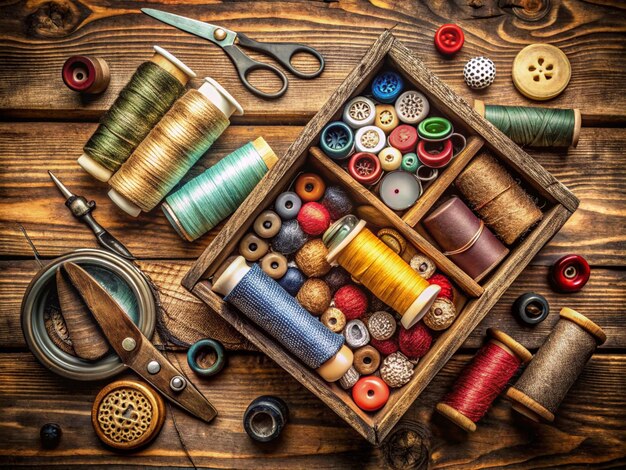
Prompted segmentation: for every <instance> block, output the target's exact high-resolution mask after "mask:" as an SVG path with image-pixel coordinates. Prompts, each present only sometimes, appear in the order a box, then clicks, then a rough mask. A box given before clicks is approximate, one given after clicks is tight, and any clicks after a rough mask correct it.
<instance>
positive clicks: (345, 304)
mask: <svg viewBox="0 0 626 470" xmlns="http://www.w3.org/2000/svg"><path fill="white" fill-rule="evenodd" d="M335 307H337V308H338V309H339V310H341V311H342V313H343V314H344V315H345V316H346V318H347V319H348V320H354V319H356V318H359V317H360V316H362V315H363V314H364V313H365V312H367V295H365V292H363V291H362V290H361V289H359V288H358V287H357V286H354V285H352V284H349V285H347V286H343V287H341V288H340V289H339V290H338V291H337V292H336V293H335Z"/></svg>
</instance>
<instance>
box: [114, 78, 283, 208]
mask: <svg viewBox="0 0 626 470" xmlns="http://www.w3.org/2000/svg"><path fill="white" fill-rule="evenodd" d="M235 111H237V114H240V115H241V114H243V109H242V108H241V105H239V103H237V100H235V98H233V97H232V96H231V95H230V93H228V92H227V91H226V90H225V89H224V88H222V86H221V85H220V84H219V83H217V82H216V81H215V80H213V79H212V78H208V77H207V78H205V79H204V83H203V84H202V86H201V87H200V88H199V89H198V90H189V91H188V92H187V93H185V95H184V96H183V97H182V98H181V99H179V100H178V101H177V102H176V103H174V106H172V108H171V109H170V110H169V111H168V112H167V113H166V114H165V116H163V119H161V121H159V123H158V124H157V125H156V126H155V127H154V129H152V131H150V134H148V137H146V138H145V139H144V141H143V142H142V143H141V144H139V146H138V147H137V148H136V149H135V151H134V152H133V154H132V155H131V156H130V158H129V159H128V160H127V161H126V162H125V163H124V164H123V165H122V166H121V167H120V169H119V170H118V171H117V172H116V173H115V175H113V177H112V178H111V179H110V180H109V185H110V186H111V188H112V189H111V190H110V191H109V197H110V198H111V200H113V202H114V203H115V204H117V205H118V206H119V207H120V208H121V209H123V210H124V211H125V212H127V213H128V214H130V215H132V216H133V217H137V216H138V215H139V214H140V212H141V211H142V210H143V211H145V212H148V211H150V210H152V209H154V207H155V206H156V205H157V204H158V203H159V202H160V201H161V199H163V198H164V197H165V196H166V195H167V193H169V192H170V191H171V190H172V188H174V186H176V184H178V182H180V180H181V179H182V178H183V176H185V173H187V171H189V169H190V168H191V167H192V166H193V165H194V164H195V163H196V162H197V161H198V159H199V158H200V157H201V156H202V155H203V154H204V153H205V152H206V151H207V150H209V148H210V147H211V145H213V143H214V142H215V141H216V140H217V138H218V137H219V136H220V135H221V134H222V132H224V131H225V130H226V128H227V127H228V125H229V124H230V121H229V118H230V116H231V115H232V114H233V113H234V112H235ZM262 153H264V154H269V153H270V152H269V151H263V152H262ZM270 158H271V157H270ZM259 165H260V163H259ZM265 166H266V165H265ZM266 167H267V166H266ZM229 207H232V206H229Z"/></svg>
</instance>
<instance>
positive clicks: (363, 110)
mask: <svg viewBox="0 0 626 470" xmlns="http://www.w3.org/2000/svg"><path fill="white" fill-rule="evenodd" d="M375 109H376V105H375V104H374V102H373V101H372V100H370V99H369V98H366V97H365V96H357V97H356V98H352V99H351V100H350V101H348V104H346V106H345V107H344V108H343V122H345V123H346V124H347V125H349V126H350V127H351V128H353V129H359V128H360V127H364V126H370V125H372V124H374V119H375V117H376V113H375Z"/></svg>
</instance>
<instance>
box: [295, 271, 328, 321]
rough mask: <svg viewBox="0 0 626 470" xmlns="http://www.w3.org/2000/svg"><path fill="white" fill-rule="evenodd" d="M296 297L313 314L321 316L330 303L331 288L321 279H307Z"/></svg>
mask: <svg viewBox="0 0 626 470" xmlns="http://www.w3.org/2000/svg"><path fill="white" fill-rule="evenodd" d="M296 299H297V300H298V302H300V305H302V307H304V308H305V309H306V310H308V311H309V312H311V313H312V314H313V315H315V316H320V315H321V314H323V313H324V312H325V311H326V309H327V308H328V307H329V305H330V300H331V296H330V288H329V287H328V285H327V284H326V283H325V282H324V281H322V280H321V279H315V278H312V279H307V280H306V282H305V283H304V284H302V287H301V288H300V290H299V291H298V295H297V296H296Z"/></svg>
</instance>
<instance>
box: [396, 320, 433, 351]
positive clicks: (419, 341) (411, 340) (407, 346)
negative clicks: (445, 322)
mask: <svg viewBox="0 0 626 470" xmlns="http://www.w3.org/2000/svg"><path fill="white" fill-rule="evenodd" d="M399 339H400V341H399V343H400V351H402V354H404V355H405V356H406V357H408V358H409V359H419V358H420V357H422V356H424V355H425V354H426V353H427V352H428V350H429V349H430V345H431V344H432V342H433V336H432V335H431V334H430V331H428V328H426V327H425V326H424V325H423V324H422V323H418V324H416V325H415V326H412V327H411V328H409V329H408V330H407V329H405V328H401V329H400V338H399Z"/></svg>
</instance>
